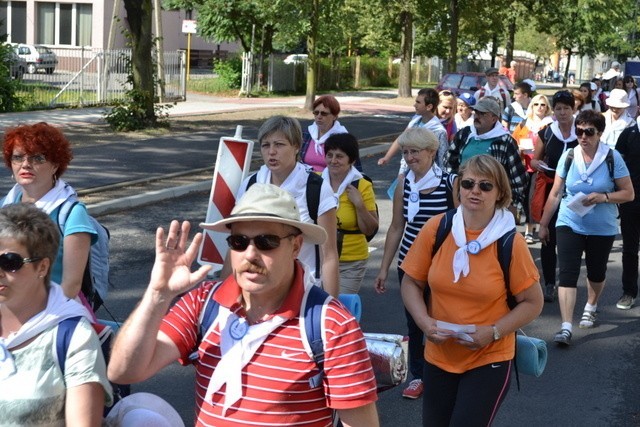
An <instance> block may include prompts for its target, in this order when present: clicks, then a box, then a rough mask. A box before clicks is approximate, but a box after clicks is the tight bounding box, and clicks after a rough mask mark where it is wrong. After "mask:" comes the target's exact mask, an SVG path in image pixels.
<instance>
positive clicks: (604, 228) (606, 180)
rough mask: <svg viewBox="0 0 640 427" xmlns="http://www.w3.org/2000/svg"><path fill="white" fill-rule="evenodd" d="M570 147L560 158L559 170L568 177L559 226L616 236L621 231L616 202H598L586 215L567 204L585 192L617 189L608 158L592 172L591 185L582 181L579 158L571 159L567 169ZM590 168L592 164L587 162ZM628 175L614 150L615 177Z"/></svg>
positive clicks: (579, 231) (609, 191)
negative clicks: (566, 170)
mask: <svg viewBox="0 0 640 427" xmlns="http://www.w3.org/2000/svg"><path fill="white" fill-rule="evenodd" d="M568 153H569V150H567V151H565V152H564V153H563V154H562V156H560V160H559V161H558V168H557V169H556V173H557V174H558V175H559V176H560V177H561V178H564V179H565V185H566V193H567V194H566V196H565V197H563V198H562V200H561V202H560V212H559V213H558V221H557V222H556V227H560V226H562V225H564V226H568V227H571V229H572V230H573V231H574V233H578V234H585V235H594V236H615V235H616V234H618V219H617V218H618V208H617V206H616V205H615V204H614V203H598V204H596V205H595V207H594V208H593V209H592V210H591V211H589V212H588V213H587V214H586V215H585V216H583V217H581V216H580V215H578V214H576V213H575V212H573V211H572V210H571V209H569V208H568V207H567V203H568V202H569V200H571V198H572V197H573V196H574V195H575V194H577V193H579V192H582V193H584V194H590V193H593V192H596V193H611V192H613V191H614V183H613V181H612V180H611V176H610V175H609V168H608V166H607V162H606V160H605V161H603V162H602V163H601V164H600V165H599V166H598V167H597V168H596V170H595V171H593V173H592V174H591V175H590V178H592V179H593V182H592V183H591V184H588V183H586V182H582V181H581V180H580V174H579V173H578V169H577V168H576V160H575V158H574V160H573V162H571V167H570V168H569V171H568V172H565V169H564V164H565V159H566V158H567V154H568ZM586 166H587V167H589V165H588V164H587V165H586ZM625 176H629V170H628V169H627V166H626V165H625V163H624V161H623V160H622V156H620V153H618V152H617V151H615V150H613V177H614V178H615V179H618V178H623V177H625Z"/></svg>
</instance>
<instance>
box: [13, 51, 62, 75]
mask: <svg viewBox="0 0 640 427" xmlns="http://www.w3.org/2000/svg"><path fill="white" fill-rule="evenodd" d="M14 46H15V50H16V53H17V54H18V56H20V57H21V58H22V59H24V60H25V61H27V71H28V72H29V74H33V73H36V72H37V71H39V70H44V71H45V72H46V73H47V74H53V71H54V70H55V69H56V65H58V57H57V56H56V54H55V53H54V52H53V51H52V50H51V49H49V48H48V47H46V46H42V45H32V44H17V45H14Z"/></svg>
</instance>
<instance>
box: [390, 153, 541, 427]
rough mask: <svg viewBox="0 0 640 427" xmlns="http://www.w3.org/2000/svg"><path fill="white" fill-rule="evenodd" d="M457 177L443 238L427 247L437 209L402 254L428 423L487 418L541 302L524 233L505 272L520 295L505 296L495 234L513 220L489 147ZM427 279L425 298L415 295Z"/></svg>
mask: <svg viewBox="0 0 640 427" xmlns="http://www.w3.org/2000/svg"><path fill="white" fill-rule="evenodd" d="M459 182H460V207H459V208H458V210H457V212H456V214H455V215H454V216H453V221H452V223H453V225H452V227H451V232H450V233H449V235H448V236H447V237H446V238H445V239H444V241H443V243H442V246H441V247H440V248H439V250H438V251H437V252H436V253H435V254H432V251H433V246H434V244H435V235H436V230H437V228H438V225H439V224H440V219H441V218H442V215H439V216H437V217H434V218H432V219H430V220H429V221H428V222H427V223H426V224H425V226H424V227H423V228H422V230H421V231H420V233H419V234H418V236H417V238H416V240H415V241H414V243H413V245H412V246H411V248H410V249H409V252H408V253H407V256H406V257H405V259H404V261H403V263H402V269H403V270H404V272H405V276H404V279H403V281H402V286H401V287H400V290H401V293H402V299H403V301H404V304H405V306H406V308H407V310H408V311H409V312H410V313H411V315H412V316H413V318H414V319H415V321H416V323H417V324H418V326H419V327H420V329H422V331H423V332H424V333H425V336H426V337H427V340H428V341H427V345H426V348H425V359H426V364H425V370H424V378H423V381H424V383H425V384H428V385H429V386H428V387H425V392H424V394H423V413H422V416H423V424H424V425H425V426H426V425H430V426H448V425H461V424H469V423H473V425H490V424H491V422H492V420H493V419H494V417H495V415H496V412H497V410H498V408H499V406H500V404H501V403H502V401H503V400H504V397H505V396H506V393H507V391H508V390H509V383H510V376H511V370H512V368H513V358H514V356H515V334H514V332H515V331H516V330H517V329H518V328H520V327H522V326H524V325H526V324H528V323H529V322H531V321H532V320H534V319H535V318H536V317H538V315H539V314H540V312H541V311H542V305H543V301H542V291H541V288H540V285H539V283H538V280H539V278H540V276H539V274H538V270H537V268H536V266H535V263H534V262H533V259H532V258H531V254H530V253H529V250H528V248H527V244H526V242H525V241H524V238H523V236H522V235H521V234H520V233H515V235H514V242H513V249H512V255H511V264H510V269H509V273H508V274H509V283H510V284H509V288H510V290H511V293H512V294H513V295H514V297H515V300H516V302H517V303H518V304H517V306H515V307H514V308H513V309H512V310H510V309H509V307H508V305H507V300H506V296H507V289H506V285H505V281H504V274H503V272H502V269H501V267H500V262H499V260H498V256H497V243H496V241H497V240H498V239H499V238H500V237H501V236H502V235H504V234H506V233H509V232H512V231H513V229H514V228H515V220H514V218H513V215H512V214H511V213H510V212H509V211H508V210H507V209H506V208H507V207H508V206H509V204H510V203H511V189H510V187H509V180H508V178H507V175H506V173H505V171H504V168H503V167H502V165H500V163H498V161H496V160H495V159H494V158H493V157H491V156H488V155H478V156H475V157H472V158H471V159H469V160H468V161H467V162H466V163H465V164H464V165H463V166H462V168H461V169H460V180H459ZM431 265H433V266H434V268H430V267H431ZM425 267H426V268H425ZM427 285H428V286H429V289H430V297H429V302H428V306H427V304H425V302H424V299H423V298H422V297H421V296H422V295H423V292H424V290H425V288H426V286H427ZM443 322H447V323H443ZM456 330H458V333H456ZM462 332H464V333H462Z"/></svg>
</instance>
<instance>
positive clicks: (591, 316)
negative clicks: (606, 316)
mask: <svg viewBox="0 0 640 427" xmlns="http://www.w3.org/2000/svg"><path fill="white" fill-rule="evenodd" d="M594 323H596V312H595V311H585V312H584V313H582V319H580V327H581V328H583V329H584V328H593V324H594Z"/></svg>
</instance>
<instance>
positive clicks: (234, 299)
mask: <svg viewBox="0 0 640 427" xmlns="http://www.w3.org/2000/svg"><path fill="white" fill-rule="evenodd" d="M201 226H202V227H203V228H205V229H209V230H214V231H218V232H223V233H229V236H228V237H227V243H228V245H229V248H230V254H229V259H230V261H231V267H232V270H233V274H231V275H230V276H229V277H228V278H227V279H225V280H224V281H223V282H218V283H213V282H204V283H203V284H201V285H199V286H197V287H196V288H194V289H192V290H191V291H189V289H191V288H192V287H193V286H194V285H196V284H197V283H198V282H200V281H201V280H203V279H204V278H205V276H206V273H207V271H208V270H209V268H208V267H207V266H202V267H200V268H199V269H198V270H196V271H194V272H192V271H191V269H190V267H191V264H192V262H193V261H194V259H195V257H196V254H197V252H198V247H199V245H200V243H201V241H202V235H201V234H200V233H198V234H196V235H195V237H194V239H193V241H192V242H191V244H190V245H187V239H188V234H189V228H190V225H189V223H188V222H183V223H182V225H180V224H179V223H178V221H172V223H171V226H170V227H169V231H168V233H167V234H166V236H165V231H164V230H163V229H162V228H159V229H158V231H157V233H156V260H155V263H154V266H153V270H152V272H151V280H150V283H149V286H148V288H147V291H146V292H145V295H144V296H143V298H142V301H141V303H140V304H139V306H138V307H137V308H136V310H135V311H134V312H133V314H132V315H131V316H130V318H129V319H128V320H127V322H126V323H125V324H124V326H123V327H122V329H121V330H120V333H119V334H118V337H117V339H116V343H115V345H114V348H113V353H112V356H111V361H110V363H109V376H110V378H112V379H114V380H115V381H117V382H125V383H132V382H139V381H143V380H145V379H147V378H150V377H151V376H153V375H154V374H155V373H156V372H158V371H159V370H160V369H162V368H163V367H165V366H167V365H168V364H170V363H172V362H174V361H175V360H179V361H180V363H182V364H189V363H194V364H195V369H196V406H197V408H196V414H197V417H198V419H197V425H212V426H213V425H215V426H223V427H224V426H235V425H240V424H242V425H250V424H253V425H257V424H259V425H262V426H282V425H296V426H310V425H331V419H332V415H333V410H336V411H337V413H338V415H339V417H340V419H341V420H342V423H343V424H344V425H345V426H374V427H376V426H378V425H379V422H378V417H377V411H376V406H375V401H376V399H377V394H376V381H375V377H374V373H373V369H372V367H371V362H370V359H369V353H368V351H367V348H366V344H365V341H364V338H363V335H362V332H361V330H360V328H359V326H358V323H357V322H356V320H355V319H354V317H353V316H352V315H351V314H350V313H349V312H348V311H347V309H346V308H344V306H342V305H341V304H340V303H339V302H337V301H336V300H334V299H332V298H330V297H329V296H328V295H326V297H327V298H329V301H328V302H327V303H326V306H325V308H326V312H325V314H324V315H323V316H322V317H321V319H322V322H323V323H322V325H321V329H322V331H323V344H324V379H323V380H322V381H321V382H320V383H319V384H318V383H313V381H310V380H312V379H313V378H314V377H315V376H316V374H318V372H319V368H318V365H317V364H316V362H315V361H314V359H313V358H312V356H311V355H310V354H309V351H308V349H307V347H308V343H307V342H306V341H305V338H304V337H303V332H302V329H304V328H302V325H304V322H303V321H301V307H303V301H305V300H306V298H307V296H308V295H309V292H310V290H311V289H312V288H313V285H312V284H311V282H310V281H309V279H310V278H309V277H308V275H307V274H305V271H304V264H301V263H300V262H299V261H297V260H296V257H297V256H298V253H299V252H300V248H301V246H302V242H303V240H307V241H309V242H311V243H314V244H322V243H323V242H324V240H325V239H326V238H327V235H326V232H325V231H324V229H323V228H322V227H320V226H317V225H315V224H309V223H303V222H301V221H300V214H299V212H298V208H297V205H296V202H295V200H294V199H293V197H292V196H291V195H290V194H289V193H288V192H286V191H285V190H282V189H280V188H279V187H276V186H274V185H270V184H254V185H253V186H251V187H250V188H249V189H248V190H247V192H246V193H245V194H244V195H243V197H242V198H241V199H240V200H239V202H238V204H237V205H236V206H235V207H234V209H233V210H232V212H231V215H230V216H229V217H228V218H226V219H223V220H220V221H218V222H215V223H212V224H201ZM182 294H183V296H182V297H181V298H180V299H179V300H178V301H177V302H176V304H175V305H174V306H173V307H172V308H171V310H170V311H169V313H168V314H166V313H167V311H168V309H169V306H170V304H171V301H173V300H174V299H175V298H176V297H178V296H179V295H182ZM213 301H215V302H213ZM206 304H217V307H218V313H217V316H216V317H215V320H213V322H212V323H211V326H210V327H209V329H208V330H206V331H205V332H203V333H202V335H200V334H199V333H200V330H199V328H200V322H201V319H202V317H201V316H202V314H201V313H202V312H203V310H204V309H205V305H206ZM191 361H193V362H191ZM312 383H313V384H312Z"/></svg>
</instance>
